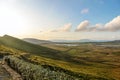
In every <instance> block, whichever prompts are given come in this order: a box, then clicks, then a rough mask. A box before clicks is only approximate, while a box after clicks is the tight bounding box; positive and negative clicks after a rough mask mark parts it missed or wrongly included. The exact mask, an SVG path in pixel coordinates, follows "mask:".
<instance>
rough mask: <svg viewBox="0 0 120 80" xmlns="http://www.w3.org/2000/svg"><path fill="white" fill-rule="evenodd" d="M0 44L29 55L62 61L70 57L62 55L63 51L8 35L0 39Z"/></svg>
mask: <svg viewBox="0 0 120 80" xmlns="http://www.w3.org/2000/svg"><path fill="white" fill-rule="evenodd" d="M0 43H1V44H2V45H5V46H8V47H11V48H15V49H18V50H21V51H24V52H28V53H33V54H36V55H40V56H43V57H49V58H53V59H62V60H64V59H65V58H67V57H69V55H67V54H64V53H62V52H61V51H58V50H54V49H50V48H47V47H42V46H40V45H35V44H31V43H28V42H25V41H22V40H20V39H17V38H14V37H11V36H8V35H5V36H3V37H0ZM53 55H54V56H53Z"/></svg>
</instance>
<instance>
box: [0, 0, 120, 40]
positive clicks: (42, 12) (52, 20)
mask: <svg viewBox="0 0 120 80" xmlns="http://www.w3.org/2000/svg"><path fill="white" fill-rule="evenodd" d="M5 34H8V35H11V36H15V37H18V38H28V37H29V38H37V39H45V40H55V39H59V40H61V39H65V40H79V39H93V40H115V39H117V40H118V39H120V0H0V36H2V35H5Z"/></svg>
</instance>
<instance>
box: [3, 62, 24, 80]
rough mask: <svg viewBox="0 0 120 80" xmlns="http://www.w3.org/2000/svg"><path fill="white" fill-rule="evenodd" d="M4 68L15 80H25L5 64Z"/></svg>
mask: <svg viewBox="0 0 120 80" xmlns="http://www.w3.org/2000/svg"><path fill="white" fill-rule="evenodd" d="M2 67H3V68H5V70H6V71H7V72H8V73H9V74H10V76H12V79H13V80H23V79H22V77H21V75H19V74H18V73H17V72H16V71H14V70H13V69H11V68H10V67H9V66H8V65H7V64H6V63H5V62H2Z"/></svg>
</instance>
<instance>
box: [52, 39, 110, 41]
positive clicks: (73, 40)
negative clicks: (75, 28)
mask: <svg viewBox="0 0 120 80" xmlns="http://www.w3.org/2000/svg"><path fill="white" fill-rule="evenodd" d="M51 41H53V42H108V41H110V40H91V39H80V40H51Z"/></svg>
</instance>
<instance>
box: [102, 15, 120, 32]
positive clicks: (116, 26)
mask: <svg viewBox="0 0 120 80" xmlns="http://www.w3.org/2000/svg"><path fill="white" fill-rule="evenodd" d="M104 28H105V29H106V30H108V31H118V30H120V16H117V17H116V18H114V19H113V20H112V21H110V22H108V23H106V24H105V26H104Z"/></svg>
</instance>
